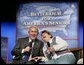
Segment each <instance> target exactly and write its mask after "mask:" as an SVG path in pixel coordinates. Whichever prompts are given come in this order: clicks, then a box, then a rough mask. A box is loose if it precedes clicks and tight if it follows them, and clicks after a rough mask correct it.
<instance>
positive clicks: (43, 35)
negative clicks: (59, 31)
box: [41, 33, 51, 43]
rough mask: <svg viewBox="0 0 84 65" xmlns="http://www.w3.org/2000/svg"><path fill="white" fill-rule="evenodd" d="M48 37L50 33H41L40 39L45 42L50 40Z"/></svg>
mask: <svg viewBox="0 0 84 65" xmlns="http://www.w3.org/2000/svg"><path fill="white" fill-rule="evenodd" d="M50 37H51V35H49V34H47V33H43V34H42V37H41V38H42V40H43V41H44V42H46V43H47V42H49V41H50V39H51V38H50Z"/></svg>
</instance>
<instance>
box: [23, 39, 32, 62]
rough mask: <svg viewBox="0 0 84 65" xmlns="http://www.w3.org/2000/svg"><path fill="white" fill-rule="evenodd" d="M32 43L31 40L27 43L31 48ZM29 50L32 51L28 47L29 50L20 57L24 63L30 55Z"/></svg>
mask: <svg viewBox="0 0 84 65" xmlns="http://www.w3.org/2000/svg"><path fill="white" fill-rule="evenodd" d="M32 43H33V40H32V41H31V42H30V43H29V47H30V48H32ZM31 52H32V49H30V51H29V52H26V53H25V55H24V56H23V57H22V60H23V62H24V63H25V62H28V59H29V57H30V54H31Z"/></svg>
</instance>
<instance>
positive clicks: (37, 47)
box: [11, 37, 43, 60]
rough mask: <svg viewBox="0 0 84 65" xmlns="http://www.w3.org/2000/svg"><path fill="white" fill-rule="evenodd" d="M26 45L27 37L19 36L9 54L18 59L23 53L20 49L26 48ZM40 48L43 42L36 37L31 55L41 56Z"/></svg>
mask: <svg viewBox="0 0 84 65" xmlns="http://www.w3.org/2000/svg"><path fill="white" fill-rule="evenodd" d="M27 46H29V37H26V38H20V39H18V40H17V42H16V45H15V47H14V49H13V50H12V52H11V54H12V55H13V56H15V58H16V59H19V60H20V59H21V58H22V56H23V55H24V54H25V53H23V54H22V53H21V52H22V49H24V48H26V47H27ZM42 48H43V42H42V41H40V40H39V39H37V38H36V39H35V42H34V47H33V50H32V57H37V56H43V50H42Z"/></svg>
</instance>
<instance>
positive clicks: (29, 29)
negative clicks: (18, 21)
mask: <svg viewBox="0 0 84 65" xmlns="http://www.w3.org/2000/svg"><path fill="white" fill-rule="evenodd" d="M31 28H36V29H37V31H38V27H37V26H30V27H29V31H30V30H31Z"/></svg>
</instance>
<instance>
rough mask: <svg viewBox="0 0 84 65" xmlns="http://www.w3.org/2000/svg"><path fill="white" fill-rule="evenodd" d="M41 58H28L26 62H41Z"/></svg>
mask: <svg viewBox="0 0 84 65" xmlns="http://www.w3.org/2000/svg"><path fill="white" fill-rule="evenodd" d="M41 59H42V57H34V58H29V60H28V61H37V60H41Z"/></svg>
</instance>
